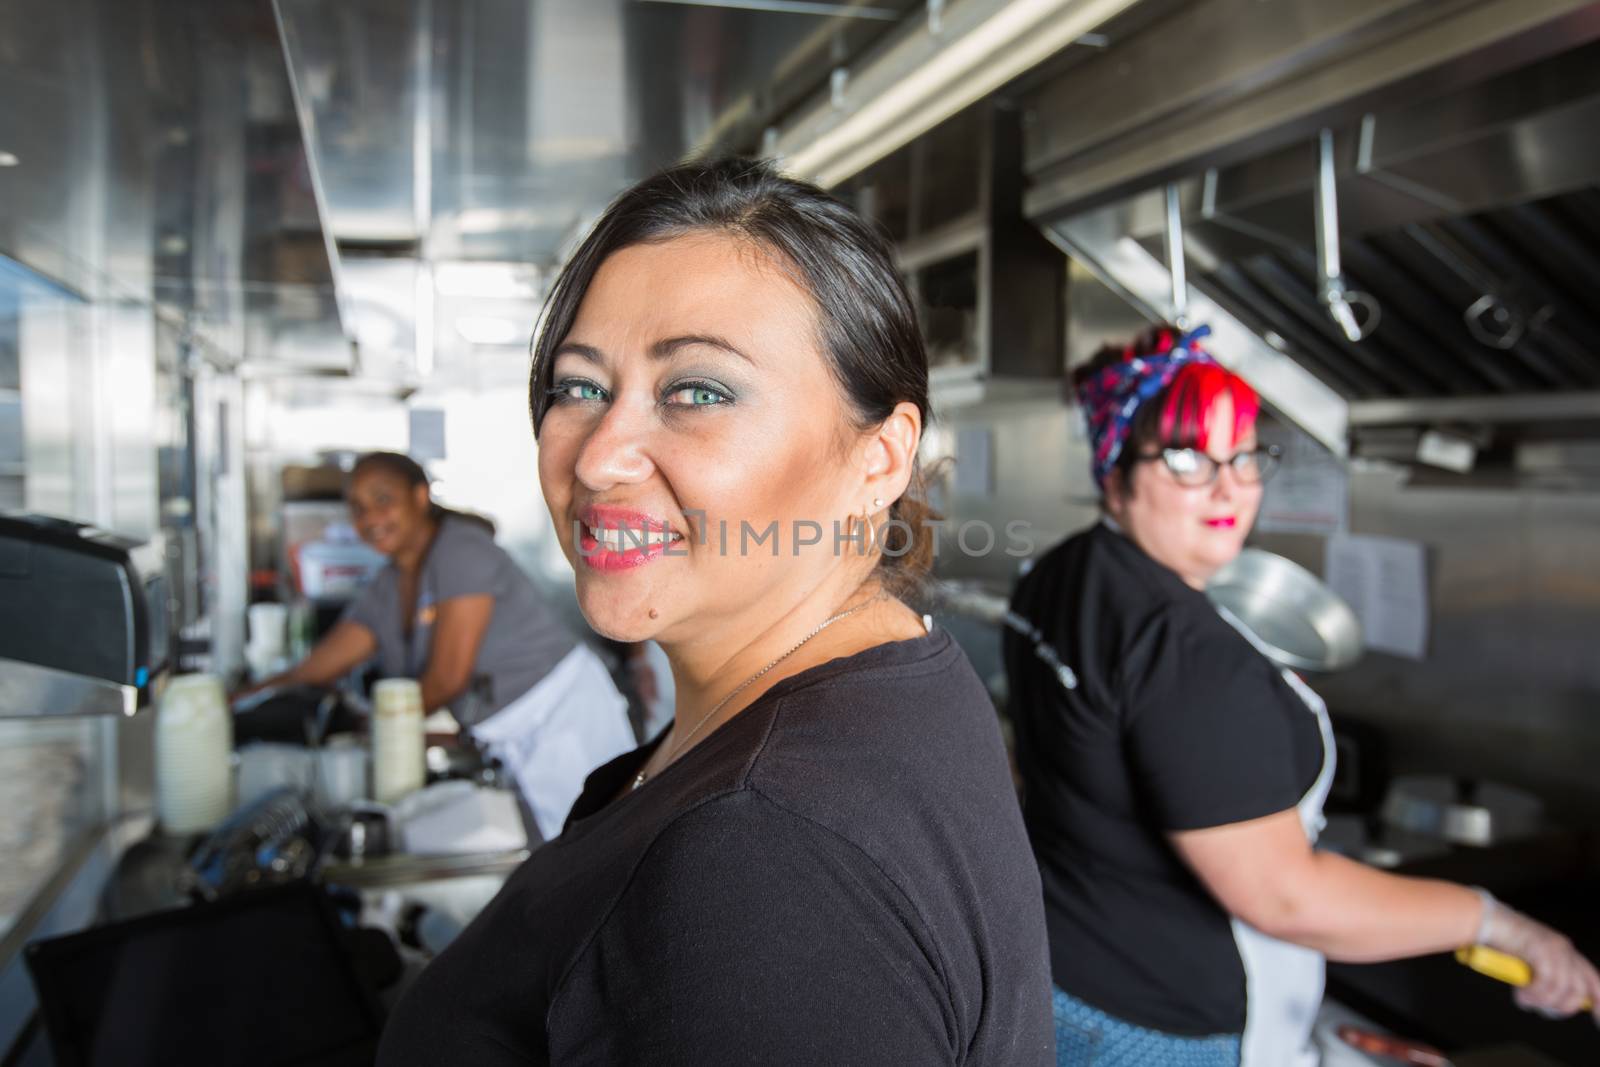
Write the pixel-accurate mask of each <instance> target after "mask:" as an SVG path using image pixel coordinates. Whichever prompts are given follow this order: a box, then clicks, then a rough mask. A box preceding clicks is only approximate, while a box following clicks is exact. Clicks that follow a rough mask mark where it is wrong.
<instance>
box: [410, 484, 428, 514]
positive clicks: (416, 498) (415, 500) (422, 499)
mask: <svg viewBox="0 0 1600 1067" xmlns="http://www.w3.org/2000/svg"><path fill="white" fill-rule="evenodd" d="M411 506H412V507H413V508H415V509H416V510H417V511H429V510H431V509H432V507H433V494H432V493H431V492H429V490H428V487H427V486H425V485H413V486H412V487H411Z"/></svg>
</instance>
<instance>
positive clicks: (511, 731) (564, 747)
mask: <svg viewBox="0 0 1600 1067" xmlns="http://www.w3.org/2000/svg"><path fill="white" fill-rule="evenodd" d="M471 730H472V736H473V737H474V738H476V739H477V740H478V742H479V743H480V744H482V745H483V746H484V748H486V749H487V750H488V752H489V755H491V756H493V757H494V758H495V759H497V760H499V761H500V763H501V765H502V766H504V767H505V768H506V770H507V771H509V772H510V773H511V775H512V776H513V777H514V778H515V779H516V781H517V788H518V790H519V791H520V792H521V793H522V798H523V800H525V801H526V802H527V804H528V809H529V810H530V811H531V812H532V813H533V818H534V822H535V823H537V824H538V826H539V833H540V834H541V835H542V836H543V837H544V839H545V840H546V841H550V840H553V839H554V838H555V837H557V836H558V835H559V834H560V833H561V827H562V825H563V824H564V823H565V822H566V820H567V813H568V812H570V811H571V810H572V803H573V801H575V800H577V799H578V794H579V793H580V792H582V791H583V780H584V779H585V778H586V777H588V775H589V772H590V771H592V770H594V769H595V768H596V767H598V766H600V764H602V763H604V762H606V761H607V760H609V759H613V758H615V757H617V756H620V755H621V754H622V753H624V752H629V751H632V749H633V748H634V747H635V744H636V742H635V741H634V737H633V727H632V726H630V725H629V724H628V701H627V698H625V697H624V696H623V695H622V694H621V693H619V692H618V691H617V687H616V686H615V685H614V684H612V681H611V674H610V672H608V671H607V670H606V666H605V664H604V663H602V662H601V661H600V657H599V656H597V655H595V654H594V652H593V650H592V649H590V648H589V647H588V646H587V645H584V644H581V643H580V644H579V645H578V646H577V647H576V648H574V649H573V650H572V651H571V652H569V653H567V654H566V655H565V656H563V657H562V659H561V662H559V663H557V664H556V665H555V667H554V668H552V669H551V671H550V673H549V674H547V675H545V676H544V677H543V678H541V679H540V680H539V681H538V682H537V683H535V684H534V685H533V686H532V687H531V688H529V690H528V691H527V692H526V693H524V694H522V695H521V696H520V697H518V698H517V699H515V700H513V701H512V702H511V703H509V704H507V705H506V706H505V707H503V708H501V709H500V710H499V711H497V712H495V713H494V714H493V715H491V716H489V717H488V718H487V719H485V720H484V721H483V722H480V723H478V724H477V725H476V726H473V727H471Z"/></svg>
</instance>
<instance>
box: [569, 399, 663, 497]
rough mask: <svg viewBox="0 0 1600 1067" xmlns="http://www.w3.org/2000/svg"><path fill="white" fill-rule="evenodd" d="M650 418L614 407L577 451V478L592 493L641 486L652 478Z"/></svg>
mask: <svg viewBox="0 0 1600 1067" xmlns="http://www.w3.org/2000/svg"><path fill="white" fill-rule="evenodd" d="M648 420H649V415H648V414H646V413H643V412H635V411H632V410H630V409H629V407H628V406H626V405H623V404H615V403H614V404H612V405H611V406H610V407H609V408H607V409H606V412H605V414H604V415H602V416H601V417H600V420H599V421H598V422H596V423H595V424H594V426H593V429H592V430H591V431H590V432H589V435H588V437H586V438H585V439H584V441H583V444H582V445H580V446H579V448H578V458H577V463H576V464H575V469H574V474H576V476H577V478H578V480H579V481H580V482H582V483H583V484H584V486H585V487H586V488H587V489H589V490H590V491H591V492H596V493H598V492H603V491H605V490H606V489H609V488H611V487H612V486H614V485H629V484H633V483H637V482H642V481H644V480H645V479H646V478H648V477H649V476H650V472H651V471H652V470H654V469H655V468H654V465H653V464H652V463H651V462H650V458H649V455H648V453H647V450H646V447H645V444H646V440H647V434H648V431H649V427H648V425H647V423H648Z"/></svg>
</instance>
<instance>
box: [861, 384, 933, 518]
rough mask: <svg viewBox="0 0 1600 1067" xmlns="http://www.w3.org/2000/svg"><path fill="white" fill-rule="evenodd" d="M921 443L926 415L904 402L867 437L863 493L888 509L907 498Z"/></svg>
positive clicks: (909, 402)
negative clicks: (900, 499)
mask: <svg viewBox="0 0 1600 1067" xmlns="http://www.w3.org/2000/svg"><path fill="white" fill-rule="evenodd" d="M921 442H922V411H921V410H920V409H919V408H918V407H917V405H915V404H913V403H911V401H909V400H902V401H900V403H898V404H896V405H895V406H894V410H893V411H891V412H890V413H889V417H888V418H886V419H884V420H883V422H882V423H880V424H879V425H878V427H877V428H876V429H874V430H873V431H872V432H871V433H869V434H868V435H867V440H866V451H865V455H864V457H863V460H864V465H865V470H864V472H863V473H864V474H865V476H866V477H865V482H864V484H863V485H862V491H863V492H864V493H865V494H866V495H867V496H868V497H869V498H877V499H882V500H883V501H884V502H885V505H887V504H888V503H890V502H892V501H895V500H898V499H899V498H900V497H901V496H903V495H905V491H906V486H908V485H909V484H910V483H911V471H912V469H913V468H914V467H915V466H916V462H917V446H918V445H919V444H920V443H921Z"/></svg>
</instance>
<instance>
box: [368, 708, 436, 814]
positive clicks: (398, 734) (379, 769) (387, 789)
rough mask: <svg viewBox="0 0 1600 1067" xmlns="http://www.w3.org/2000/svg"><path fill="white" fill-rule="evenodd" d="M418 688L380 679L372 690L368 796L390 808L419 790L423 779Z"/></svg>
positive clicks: (425, 769) (423, 768)
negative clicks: (370, 793) (370, 790)
mask: <svg viewBox="0 0 1600 1067" xmlns="http://www.w3.org/2000/svg"><path fill="white" fill-rule="evenodd" d="M422 717H423V716H422V687H421V686H420V685H418V684H417V682H416V680H415V679H413V678H384V679H381V680H380V681H379V682H378V683H377V684H376V685H374V686H373V687H372V796H373V799H374V800H377V801H378V802H379V803H382V804H393V803H394V802H395V801H397V800H399V799H400V798H401V797H404V796H406V795H407V794H408V793H412V792H415V791H416V790H418V789H421V788H422V783H423V781H424V778H425V775H426V771H427V768H426V765H425V764H424V762H423V760H424V746H423V730H422Z"/></svg>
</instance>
